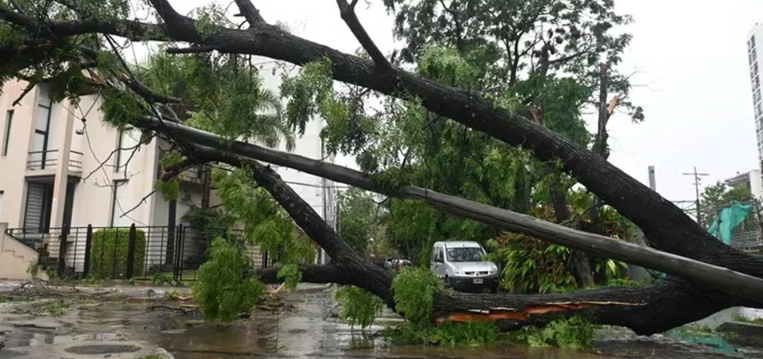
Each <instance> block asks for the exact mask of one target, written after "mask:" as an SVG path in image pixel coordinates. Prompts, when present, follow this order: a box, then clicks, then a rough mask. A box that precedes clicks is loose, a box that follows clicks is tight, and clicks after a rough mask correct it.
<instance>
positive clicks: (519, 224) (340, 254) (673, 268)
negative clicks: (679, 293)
mask: <svg viewBox="0 0 763 359" xmlns="http://www.w3.org/2000/svg"><path fill="white" fill-rule="evenodd" d="M157 122H158V120H150V119H144V120H143V121H141V122H140V123H139V126H144V127H145V128H147V129H151V130H156V129H157V128H156V126H157ZM152 124H153V125H152ZM165 130H167V131H170V133H171V134H172V136H174V137H176V138H180V139H183V140H185V141H188V142H192V143H195V144H199V145H201V146H194V147H195V152H196V154H195V156H201V157H197V158H200V159H201V160H204V161H219V162H224V163H228V164H230V165H233V166H236V167H242V166H243V165H245V164H246V165H251V166H250V167H253V170H254V172H255V174H256V175H259V176H261V177H266V176H264V175H263V174H261V173H262V172H263V171H266V169H267V167H265V166H263V165H261V164H259V162H257V161H254V160H251V159H258V160H261V161H266V162H268V163H272V164H276V165H279V166H285V167H290V168H294V169H297V170H300V171H303V172H306V173H310V174H313V175H316V176H320V177H324V178H328V179H331V180H333V181H337V182H342V183H346V184H349V185H352V186H355V187H359V188H362V189H365V190H369V191H373V192H377V193H380V194H385V195H388V196H393V197H398V198H409V199H422V200H425V201H427V202H428V203H429V204H430V205H432V206H433V207H435V208H437V209H439V210H441V211H443V212H446V213H450V214H453V215H457V216H461V217H466V218H470V219H473V220H476V221H479V222H482V223H485V224H489V225H492V226H495V227H497V228H501V229H503V230H507V231H511V232H516V233H523V234H527V235H530V236H532V237H535V238H538V239H541V240H545V241H548V242H552V243H556V244H560V245H564V246H567V247H570V248H573V249H579V250H583V251H586V252H588V253H593V254H597V255H601V256H604V257H609V258H615V259H619V260H622V261H626V262H628V263H633V264H638V265H642V266H644V267H647V268H652V269H656V270H660V271H663V272H666V273H669V274H675V275H677V276H680V277H682V278H686V279H689V280H692V281H695V282H696V283H697V284H698V285H707V286H711V287H715V288H718V289H721V290H723V291H725V292H728V293H732V294H734V295H737V296H740V297H743V298H747V299H748V300H750V301H752V302H756V303H758V304H757V305H758V306H763V300H761V298H763V279H760V278H756V277H753V276H750V275H746V274H743V273H739V272H735V271H732V270H729V269H726V268H720V267H717V266H713V265H710V264H706V263H702V262H699V261H696V260H692V259H688V258H683V257H679V256H676V255H673V254H669V253H664V252H660V251H656V250H654V249H651V248H648V247H641V246H637V245H634V244H631V243H627V242H624V241H618V240H614V239H612V238H608V237H604V236H601V235H597V234H591V233H585V232H581V231H577V230H574V229H571V228H567V227H564V226H560V225H556V224H553V223H549V222H545V221H542V220H539V219H537V218H534V217H530V216H527V215H523V214H519V213H515V212H511V211H507V210H503V209H500V208H495V207H490V206H487V205H484V204H479V203H476V202H472V201H469V200H465V199H462V198H458V197H453V196H448V195H444V194H441V193H438V192H435V191H431V190H428V189H424V188H419V187H414V186H404V187H402V188H399V189H389V188H384V187H383V186H380V185H377V184H376V183H375V182H374V180H373V179H372V178H370V177H369V176H367V175H365V174H363V173H361V172H358V171H355V170H352V169H349V168H346V167H342V166H337V165H334V164H331V163H325V162H321V161H318V160H313V159H310V158H307V157H303V156H299V155H296V154H292V153H286V152H281V151H277V150H273V149H269V148H265V147H260V146H256V145H252V144H247V143H244V142H240V141H235V142H233V143H231V144H223V142H222V141H221V139H222V138H221V137H220V136H217V135H214V134H211V133H208V132H204V131H200V130H196V129H193V128H190V127H186V126H183V125H180V124H177V123H168V124H167V125H166V126H165ZM202 146H208V147H202ZM215 149H216V150H215ZM228 151H229V152H228ZM230 152H233V153H236V154H238V155H240V156H246V157H249V158H250V159H249V160H246V159H244V158H242V157H239V156H236V155H233V154H231V153H230ZM249 161H251V162H249ZM267 171H270V172H272V170H270V169H267ZM273 175H274V176H277V175H276V174H275V173H273ZM255 180H256V181H257V182H258V183H259V184H260V185H262V186H263V187H265V188H266V189H268V191H269V192H270V193H271V195H273V197H274V198H276V200H277V201H278V202H279V204H281V205H282V206H283V207H284V208H285V209H286V210H287V212H289V214H290V215H292V218H294V219H295V221H296V222H297V223H298V224H300V221H299V220H297V218H295V217H294V216H295V215H297V216H306V215H309V216H310V219H311V221H312V222H311V221H307V220H305V221H306V222H309V223H313V222H314V221H317V220H318V219H320V217H319V216H318V215H317V213H315V212H314V211H313V210H312V209H310V211H307V210H305V209H300V210H299V211H296V212H295V213H292V212H290V210H291V208H290V207H289V206H292V205H293V202H289V201H286V200H283V203H282V200H279V197H278V196H277V194H278V193H280V192H278V191H281V192H289V195H290V194H291V193H293V190H292V189H291V187H289V186H288V185H285V184H283V181H280V178H276V177H273V176H271V177H266V178H256V179H255ZM263 180H265V181H271V182H276V183H278V184H280V185H282V187H284V188H280V187H279V188H274V189H273V190H274V191H276V192H275V193H274V192H271V191H270V189H269V188H268V185H266V183H268V182H264V183H263ZM276 180H277V181H276ZM271 186H275V184H271ZM284 196H286V195H284ZM289 198H291V197H289ZM300 200H301V199H300ZM300 203H301V202H300ZM298 207H299V206H298ZM308 208H309V206H308ZM304 212H308V213H304ZM313 216H315V217H314V218H313ZM300 226H301V224H300ZM318 227H319V228H315V229H309V230H308V228H304V227H303V229H304V230H305V232H306V233H307V234H308V235H309V236H310V237H311V238H313V239H314V240H315V241H316V242H317V243H318V244H319V245H320V246H321V247H323V249H324V250H326V252H328V253H329V255H331V256H332V258H335V259H337V262H338V263H342V262H344V261H349V262H352V261H356V260H361V261H362V259H359V258H360V257H357V255H354V252H352V250H351V249H350V248H349V246H348V245H347V244H346V243H344V242H343V241H341V239H340V238H339V237H338V236H336V233H334V232H333V230H332V229H331V228H329V227H328V226H327V225H326V224H325V223H324V222H322V220H321V225H320V226H318ZM326 232H330V233H333V235H329V234H326ZM316 236H317V237H319V238H316ZM348 253H352V254H353V255H349V254H348ZM756 260H757V261H759V262H760V261H761V260H760V259H756Z"/></svg>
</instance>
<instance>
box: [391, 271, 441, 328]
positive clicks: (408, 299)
mask: <svg viewBox="0 0 763 359" xmlns="http://www.w3.org/2000/svg"><path fill="white" fill-rule="evenodd" d="M441 289H442V283H441V282H440V280H439V279H438V278H437V276H435V274H434V273H433V272H432V271H431V270H429V269H428V268H405V269H403V270H402V271H400V273H399V274H398V275H397V276H395V279H393V280H392V291H393V292H394V298H395V309H396V310H397V311H398V312H402V313H403V317H404V318H405V320H407V321H408V322H409V323H411V325H413V326H414V327H415V328H426V327H428V326H429V325H430V324H431V322H432V306H433V304H434V295H435V293H436V292H438V291H440V290H441Z"/></svg>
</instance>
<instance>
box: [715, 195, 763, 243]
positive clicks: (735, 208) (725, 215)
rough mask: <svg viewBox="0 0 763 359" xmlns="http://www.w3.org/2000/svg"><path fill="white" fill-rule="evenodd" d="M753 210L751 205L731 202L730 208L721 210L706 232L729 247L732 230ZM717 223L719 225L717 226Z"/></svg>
mask: <svg viewBox="0 0 763 359" xmlns="http://www.w3.org/2000/svg"><path fill="white" fill-rule="evenodd" d="M753 209H754V207H753V205H752V204H742V203H739V202H737V201H734V202H731V205H730V206H728V207H726V208H724V209H722V210H721V214H720V215H719V216H718V217H716V218H715V220H714V221H713V223H712V224H711V225H710V228H709V229H708V230H707V231H708V232H710V234H712V235H714V236H715V237H716V238H718V239H720V240H722V241H723V243H726V244H729V245H730V244H731V234H732V232H734V228H736V227H737V226H738V225H740V224H741V223H742V222H744V219H745V218H747V216H748V215H750V213H752V210H753ZM719 222H720V225H719V224H718V223H719Z"/></svg>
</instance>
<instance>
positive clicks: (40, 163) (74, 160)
mask: <svg viewBox="0 0 763 359" xmlns="http://www.w3.org/2000/svg"><path fill="white" fill-rule="evenodd" d="M82 157H83V154H82V152H78V151H69V163H68V165H69V171H72V172H82ZM58 158H59V152H58V150H48V151H29V158H28V159H27V162H26V168H27V169H28V170H31V171H38V170H44V169H54V168H56V166H58V164H59V159H58Z"/></svg>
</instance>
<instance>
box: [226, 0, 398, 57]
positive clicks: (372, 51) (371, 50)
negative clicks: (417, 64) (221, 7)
mask: <svg viewBox="0 0 763 359" xmlns="http://www.w3.org/2000/svg"><path fill="white" fill-rule="evenodd" d="M239 1H245V0H239ZM351 1H352V2H350V3H348V2H347V0H336V4H337V5H339V14H340V16H341V17H342V20H344V22H345V23H346V24H347V27H349V28H350V31H352V34H353V35H355V38H356V39H358V42H360V45H362V46H363V48H364V49H365V50H366V52H367V53H368V55H369V56H371V59H372V60H373V61H374V63H375V64H376V66H377V67H378V69H379V70H388V69H390V68H392V65H391V64H390V62H389V60H387V57H386V56H384V54H382V52H381V51H380V50H379V48H378V47H377V46H376V44H375V43H374V41H373V40H372V39H371V36H369V35H368V33H367V32H366V29H365V28H364V27H363V25H362V24H361V23H360V19H358V15H357V14H356V13H355V6H357V5H358V0H351Z"/></svg>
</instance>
